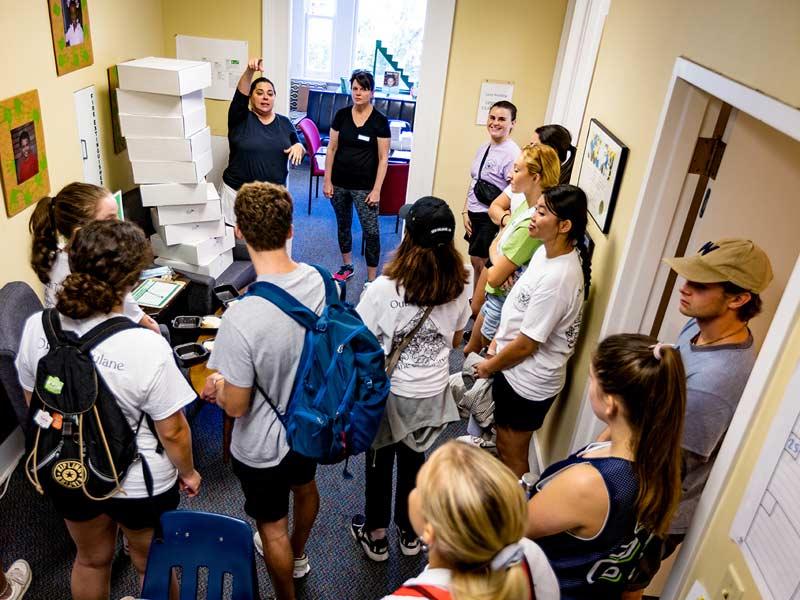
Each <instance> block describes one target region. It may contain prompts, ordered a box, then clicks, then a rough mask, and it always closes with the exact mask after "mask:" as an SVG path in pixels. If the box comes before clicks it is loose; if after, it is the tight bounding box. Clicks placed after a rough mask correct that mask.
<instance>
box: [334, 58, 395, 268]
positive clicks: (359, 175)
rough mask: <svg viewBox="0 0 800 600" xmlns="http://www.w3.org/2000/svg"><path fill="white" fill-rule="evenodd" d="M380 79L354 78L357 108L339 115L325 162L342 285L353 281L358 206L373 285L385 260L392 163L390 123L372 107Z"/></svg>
mask: <svg viewBox="0 0 800 600" xmlns="http://www.w3.org/2000/svg"><path fill="white" fill-rule="evenodd" d="M374 89H375V80H374V79H373V77H372V73H369V72H368V71H355V72H354V73H353V75H352V76H351V77H350V93H351V95H352V97H353V106H346V107H345V108H343V109H341V110H340V111H339V112H337V113H336V116H335V117H334V118H333V123H331V139H330V142H329V143H328V154H327V157H326V158H325V185H324V187H323V193H324V194H325V196H327V197H328V198H330V199H331V203H332V204H333V210H334V211H335V212H336V225H337V228H338V237H339V250H341V252H342V266H341V267H340V268H339V271H338V272H337V273H335V274H334V276H333V277H334V278H335V279H338V280H339V281H346V280H347V279H350V277H352V276H353V253H352V250H353V235H352V232H351V227H352V224H353V205H354V204H355V206H356V212H358V220H359V221H360V222H361V229H362V230H363V231H364V241H365V242H366V259H367V282H370V281H373V280H374V279H375V275H376V271H377V269H378V260H379V259H380V255H381V237H380V229H379V228H378V206H379V204H380V201H381V186H382V185H383V179H384V177H386V168H387V166H388V164H389V140H390V138H391V135H392V134H391V132H390V131H389V121H388V120H387V119H386V117H385V116H384V115H383V114H381V113H380V111H378V110H377V109H375V107H373V106H372V91H373V90H374Z"/></svg>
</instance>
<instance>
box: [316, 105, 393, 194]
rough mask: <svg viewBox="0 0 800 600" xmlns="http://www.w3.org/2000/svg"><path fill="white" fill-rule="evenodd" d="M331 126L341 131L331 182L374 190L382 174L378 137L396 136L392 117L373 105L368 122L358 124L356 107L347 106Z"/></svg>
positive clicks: (350, 188) (346, 187)
mask: <svg viewBox="0 0 800 600" xmlns="http://www.w3.org/2000/svg"><path fill="white" fill-rule="evenodd" d="M331 129H332V130H335V131H338V132H339V143H338V146H337V148H336V154H335V155H334V157H333V170H332V171H331V183H333V185H335V186H337V187H342V188H345V189H348V190H371V189H372V188H373V186H374V185H375V177H376V176H377V174H378V138H391V137H392V132H391V130H390V129H389V120H388V119H387V118H386V117H385V116H384V115H383V113H381V112H380V111H379V110H378V109H376V108H375V107H373V108H372V113H370V115H369V117H367V120H366V121H365V122H364V124H363V125H362V126H361V127H356V124H355V122H354V121H353V107H352V106H345V107H344V108H342V109H340V110H339V111H338V112H337V113H336V115H335V116H334V117H333V122H332V123H331Z"/></svg>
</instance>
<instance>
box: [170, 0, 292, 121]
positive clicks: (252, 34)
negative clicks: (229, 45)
mask: <svg viewBox="0 0 800 600" xmlns="http://www.w3.org/2000/svg"><path fill="white" fill-rule="evenodd" d="M163 25H164V27H163V35H164V37H163V39H164V56H175V36H176V35H178V34H181V35H196V36H200V37H212V38H221V39H226V40H244V41H246V42H247V43H248V51H249V53H250V56H261V0H226V1H225V2H219V1H218V0H165V2H164V9H163ZM242 70H244V69H242ZM284 91H285V90H284ZM228 104H229V101H225V100H206V112H207V120H208V124H209V125H211V133H212V134H213V135H227V134H228V125H227V122H228Z"/></svg>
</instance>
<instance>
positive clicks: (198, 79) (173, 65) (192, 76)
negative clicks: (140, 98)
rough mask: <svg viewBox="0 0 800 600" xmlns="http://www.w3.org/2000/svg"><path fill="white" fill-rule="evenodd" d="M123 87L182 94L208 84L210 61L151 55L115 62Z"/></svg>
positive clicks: (137, 90)
mask: <svg viewBox="0 0 800 600" xmlns="http://www.w3.org/2000/svg"><path fill="white" fill-rule="evenodd" d="M117 73H118V74H119V87H120V89H123V90H133V91H136V92H150V93H151V94H169V95H170V96H185V95H186V94H190V93H191V92H195V91H197V90H202V89H203V88H207V87H209V86H210V85H211V64H210V63H207V62H201V61H194V60H178V59H175V58H161V57H156V56H150V57H148V58H138V59H136V60H129V61H128V62H124V63H122V64H119V65H117Z"/></svg>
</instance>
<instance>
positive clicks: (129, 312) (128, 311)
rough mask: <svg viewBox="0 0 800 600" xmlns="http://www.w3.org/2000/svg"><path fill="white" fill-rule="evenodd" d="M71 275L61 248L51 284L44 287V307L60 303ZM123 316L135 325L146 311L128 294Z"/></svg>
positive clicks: (125, 299) (51, 270)
mask: <svg viewBox="0 0 800 600" xmlns="http://www.w3.org/2000/svg"><path fill="white" fill-rule="evenodd" d="M69 274H70V270H69V256H67V253H66V252H65V251H64V249H63V246H59V250H58V252H56V257H55V260H54V261H53V266H52V267H50V283H47V284H45V286H44V307H45V308H55V306H56V302H57V301H58V292H59V290H61V284H62V283H63V281H64V280H65V279H66V278H67V275H69ZM122 314H123V315H125V316H126V317H128V318H129V319H130V320H131V321H133V322H134V323H138V322H139V321H141V320H142V317H144V311H143V310H142V308H141V307H140V306H139V305H138V304H137V303H136V300H134V299H133V296H132V295H131V294H130V293H128V294H127V295H126V296H125V298H124V300H123V303H122Z"/></svg>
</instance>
